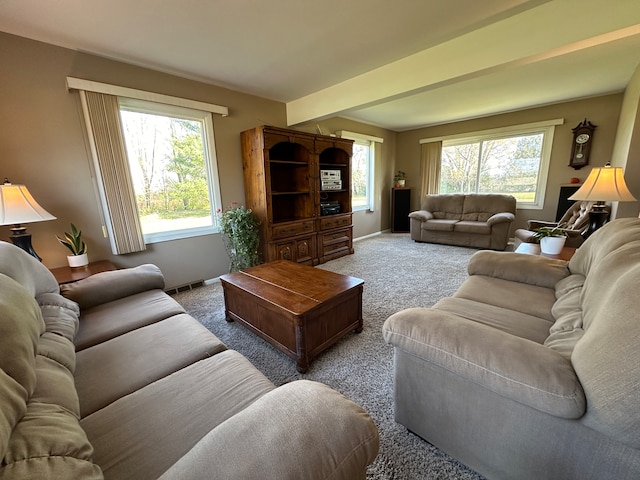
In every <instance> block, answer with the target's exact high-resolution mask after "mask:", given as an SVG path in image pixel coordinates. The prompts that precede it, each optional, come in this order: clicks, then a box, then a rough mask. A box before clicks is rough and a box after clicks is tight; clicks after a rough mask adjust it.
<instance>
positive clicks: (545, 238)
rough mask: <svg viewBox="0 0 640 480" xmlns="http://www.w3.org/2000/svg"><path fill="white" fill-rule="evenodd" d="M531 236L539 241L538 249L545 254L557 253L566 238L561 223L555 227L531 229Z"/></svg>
mask: <svg viewBox="0 0 640 480" xmlns="http://www.w3.org/2000/svg"><path fill="white" fill-rule="evenodd" d="M533 238H535V239H537V240H539V241H540V251H541V252H542V253H545V254H547V255H558V254H559V253H560V252H561V251H562V248H563V247H564V242H565V241H566V240H567V234H566V233H565V232H564V230H562V227H561V225H557V226H555V227H539V228H536V229H535V230H534V231H533Z"/></svg>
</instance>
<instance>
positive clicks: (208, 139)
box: [118, 97, 222, 244]
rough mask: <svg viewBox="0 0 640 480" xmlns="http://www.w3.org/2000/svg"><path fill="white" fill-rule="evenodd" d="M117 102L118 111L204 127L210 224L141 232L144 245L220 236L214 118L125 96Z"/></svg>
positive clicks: (178, 107)
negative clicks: (195, 122) (186, 122)
mask: <svg viewBox="0 0 640 480" xmlns="http://www.w3.org/2000/svg"><path fill="white" fill-rule="evenodd" d="M118 103H119V106H120V109H121V110H122V109H125V110H130V111H134V112H139V113H147V114H160V115H164V116H167V117H175V118H184V119H188V120H195V121H201V122H203V126H204V128H203V131H202V135H203V148H204V159H205V168H206V169H207V179H208V181H207V186H208V189H209V199H210V207H211V220H212V224H211V225H209V226H204V227H195V228H185V229H179V230H170V231H166V232H154V233H144V241H145V243H146V244H152V243H160V242H167V241H170V240H179V239H182V238H190V237H197V236H201V235H208V234H213V233H219V232H220V227H219V225H218V218H217V215H216V211H217V209H218V208H222V201H221V196H220V181H219V178H218V161H217V157H216V149H215V139H214V134H213V116H212V115H211V112H205V111H202V110H196V109H193V108H187V107H181V106H176V105H167V104H162V103H157V102H153V101H148V100H140V99H133V98H126V97H118ZM127 161H129V158H127Z"/></svg>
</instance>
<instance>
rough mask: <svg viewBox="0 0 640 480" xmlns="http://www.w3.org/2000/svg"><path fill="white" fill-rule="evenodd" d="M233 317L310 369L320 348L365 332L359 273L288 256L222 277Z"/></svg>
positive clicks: (303, 369) (227, 307) (229, 314)
mask: <svg viewBox="0 0 640 480" xmlns="http://www.w3.org/2000/svg"><path fill="white" fill-rule="evenodd" d="M220 281H221V283H222V288H223V291H224V303H225V314H226V317H227V321H234V320H235V321H237V322H238V323H240V324H242V325H243V326H245V327H246V328H248V329H249V330H251V331H252V332H253V333H255V334H256V335H258V336H260V337H262V338H263V339H264V340H266V341H267V342H269V343H270V344H271V345H273V346H274V347H276V348H278V349H279V350H281V351H282V352H284V353H285V354H287V355H289V356H290V357H291V358H293V359H294V360H295V361H296V366H297V369H298V371H299V372H301V373H304V372H306V371H307V368H309V363H310V362H311V360H312V359H313V358H315V357H316V356H318V354H319V353H320V352H322V351H323V350H325V349H327V348H329V347H330V346H331V345H333V344H335V343H336V342H337V341H338V340H339V339H340V338H342V337H344V336H345V335H346V334H347V333H349V332H351V331H355V332H358V333H359V332H361V331H362V286H363V284H364V282H363V281H362V280H360V279H359V278H354V277H349V276H346V275H340V274H337V273H333V272H328V271H326V270H321V269H319V268H313V267H308V266H305V265H300V264H298V263H295V262H291V261H288V260H276V261H274V262H269V263H265V264H263V265H258V266H257V267H252V268H249V269H246V270H243V271H241V272H234V273H229V274H226V275H222V276H221V277H220Z"/></svg>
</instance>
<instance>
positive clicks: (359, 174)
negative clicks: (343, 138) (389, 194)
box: [351, 142, 371, 210]
mask: <svg viewBox="0 0 640 480" xmlns="http://www.w3.org/2000/svg"><path fill="white" fill-rule="evenodd" d="M370 159H371V145H369V144H367V145H364V144H362V143H357V142H354V144H353V156H352V157H351V209H352V210H365V209H367V208H369V204H370V200H369V195H370V189H369V184H370V182H369V171H370V165H369V164H370Z"/></svg>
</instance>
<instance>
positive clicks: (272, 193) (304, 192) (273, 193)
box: [271, 190, 311, 195]
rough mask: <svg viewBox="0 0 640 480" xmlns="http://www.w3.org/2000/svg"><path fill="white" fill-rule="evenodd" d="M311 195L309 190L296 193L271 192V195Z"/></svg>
mask: <svg viewBox="0 0 640 480" xmlns="http://www.w3.org/2000/svg"><path fill="white" fill-rule="evenodd" d="M309 193H311V192H310V191H309V190H305V191H296V192H274V191H272V192H271V195H308V194H309Z"/></svg>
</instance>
